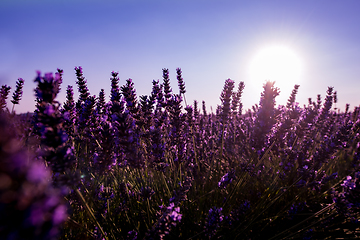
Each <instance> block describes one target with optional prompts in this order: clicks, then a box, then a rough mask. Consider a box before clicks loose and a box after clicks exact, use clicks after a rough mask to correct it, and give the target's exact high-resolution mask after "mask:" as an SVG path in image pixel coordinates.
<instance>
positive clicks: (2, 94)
mask: <svg viewBox="0 0 360 240" xmlns="http://www.w3.org/2000/svg"><path fill="white" fill-rule="evenodd" d="M10 89H11V87H9V86H7V85H2V86H1V90H0V112H1V111H4V109H5V108H6V99H7V98H8V95H9V93H10Z"/></svg>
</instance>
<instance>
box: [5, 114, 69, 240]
mask: <svg viewBox="0 0 360 240" xmlns="http://www.w3.org/2000/svg"><path fill="white" fill-rule="evenodd" d="M0 118H1V117H0ZM0 132H1V136H0V238H1V239H34V240H35V239H44V240H45V239H57V237H58V236H59V233H60V229H61V227H62V224H63V223H64V221H65V220H66V219H67V207H66V205H65V203H64V200H63V197H62V196H61V194H60V191H59V190H57V189H55V188H53V187H52V185H51V179H50V176H51V173H50V172H49V171H48V170H47V169H46V168H45V166H44V164H43V163H42V162H39V161H37V160H35V159H34V158H33V156H31V155H29V154H28V153H27V152H26V151H25V150H24V149H22V148H21V147H20V146H21V145H20V144H19V143H18V142H17V140H16V139H15V135H14V133H15V132H14V127H13V126H11V125H9V124H8V123H7V122H4V120H3V119H2V118H1V119H0Z"/></svg>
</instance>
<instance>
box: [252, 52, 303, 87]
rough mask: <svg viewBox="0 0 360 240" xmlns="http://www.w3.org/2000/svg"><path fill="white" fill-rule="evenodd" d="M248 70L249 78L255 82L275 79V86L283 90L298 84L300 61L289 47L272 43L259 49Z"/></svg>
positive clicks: (300, 70)
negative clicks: (272, 44)
mask: <svg viewBox="0 0 360 240" xmlns="http://www.w3.org/2000/svg"><path fill="white" fill-rule="evenodd" d="M249 70H250V78H251V80H252V81H255V82H256V83H257V84H263V83H264V82H265V81H266V80H270V81H275V82H276V84H275V85H276V86H277V87H279V88H280V89H281V90H285V89H289V88H292V87H293V86H294V85H295V84H299V81H300V80H301V79H300V78H301V73H302V63H301V60H300V58H299V57H298V55H297V54H296V53H295V52H294V51H293V50H292V49H291V48H288V47H286V46H283V45H274V46H269V47H266V48H263V49H260V50H259V51H258V52H257V53H256V54H255V57H254V58H253V60H252V62H251V64H250V69H249ZM257 84H256V85H257Z"/></svg>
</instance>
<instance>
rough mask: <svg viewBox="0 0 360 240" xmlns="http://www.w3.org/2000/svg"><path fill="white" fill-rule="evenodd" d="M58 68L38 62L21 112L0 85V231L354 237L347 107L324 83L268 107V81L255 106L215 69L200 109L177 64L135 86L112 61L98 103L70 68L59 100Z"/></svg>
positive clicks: (355, 166)
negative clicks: (211, 92)
mask: <svg viewBox="0 0 360 240" xmlns="http://www.w3.org/2000/svg"><path fill="white" fill-rule="evenodd" d="M62 73H63V71H62V70H60V69H58V71H57V73H56V74H55V75H53V74H50V73H48V74H45V75H44V76H42V75H41V74H40V73H38V76H37V78H36V79H35V82H36V83H37V88H36V90H35V91H36V110H35V112H34V114H32V115H31V116H30V115H26V116H24V115H16V114H15V113H14V110H13V111H12V112H11V113H10V111H9V110H7V107H6V99H7V97H8V95H9V93H10V87H9V86H6V85H4V86H2V88H1V95H0V103H1V109H0V114H1V117H2V120H1V121H3V123H4V124H8V123H6V122H9V121H11V122H12V124H13V126H14V127H13V129H14V134H13V135H11V134H10V135H9V136H10V137H5V138H1V144H2V145H1V147H2V148H1V151H2V152H1V154H2V158H1V173H0V174H1V175H0V178H1V181H0V204H1V205H0V206H1V208H0V211H1V216H2V217H1V219H2V220H1V225H0V236H1V237H2V238H4V239H27V238H29V239H41V238H42V239H47V238H56V237H59V238H60V239H325V238H329V237H332V238H336V237H345V238H356V237H358V235H359V233H358V229H359V227H360V226H359V217H360V214H359V209H360V203H359V200H358V198H359V196H358V195H359V189H360V187H359V186H360V185H359V179H360V174H359V172H360V170H359V166H360V165H359V164H360V132H359V130H360V120H359V108H355V109H354V111H352V112H351V111H349V105H347V106H346V111H345V112H343V113H340V112H339V111H337V110H338V109H337V108H336V106H335V107H333V104H334V103H335V104H336V102H337V94H336V92H334V89H333V88H332V87H329V88H328V90H327V92H326V96H325V98H324V99H323V100H322V99H321V95H318V96H317V100H316V102H314V101H312V99H309V103H308V104H307V105H304V106H300V105H299V104H298V103H297V102H296V94H297V92H298V90H299V85H295V86H294V89H293V91H292V93H291V94H290V96H289V99H288V102H287V104H286V106H281V105H280V106H277V105H276V97H277V96H278V95H279V92H280V90H279V89H278V88H277V87H275V83H274V82H266V83H265V84H264V89H263V92H262V94H261V96H260V101H259V104H258V105H255V106H254V107H253V108H252V109H248V110H246V111H244V109H243V105H242V103H241V97H242V93H243V91H244V90H246V88H245V83H244V82H240V83H239V84H238V87H237V90H234V89H235V86H236V85H235V82H234V81H233V80H231V79H227V80H226V81H225V84H224V88H223V90H222V92H221V94H220V100H221V105H219V106H218V107H217V110H216V113H208V112H207V111H206V104H205V102H204V101H202V111H200V110H199V106H198V102H197V101H194V103H193V105H187V102H186V101H185V94H186V88H185V81H184V79H183V78H182V71H181V69H179V68H178V69H176V79H177V82H178V86H179V93H178V94H177V93H175V92H173V89H171V87H170V80H171V79H170V75H171V74H170V72H169V70H168V69H163V74H162V78H163V79H162V82H160V81H159V80H157V81H155V80H154V81H153V87H152V91H151V93H150V95H144V96H139V97H138V96H137V94H136V88H135V83H134V82H133V81H132V80H131V79H127V80H126V81H124V82H122V81H121V80H120V79H119V73H117V72H112V73H111V78H110V81H109V84H110V85H111V92H110V93H109V95H108V96H109V99H110V100H109V101H108V102H106V100H105V99H106V93H105V91H104V90H103V89H102V90H101V91H100V93H99V96H96V95H91V94H90V91H89V89H88V88H87V80H86V78H85V76H84V73H83V70H82V68H81V67H76V68H75V73H76V77H77V81H76V84H77V87H78V91H79V93H80V94H79V99H78V100H75V99H74V92H73V89H74V88H73V87H72V86H68V87H67V89H66V93H67V95H66V102H65V103H64V104H63V105H61V104H60V103H59V102H58V101H56V96H57V94H58V93H59V91H60V85H61V83H62ZM121 82H122V84H123V85H120V84H121ZM23 84H24V81H22V80H20V79H19V81H18V83H17V86H16V90H15V92H14V94H13V101H12V102H13V104H14V105H15V104H18V103H19V100H20V99H21V95H22V86H23ZM6 136H7V135H6ZM13 139H16V141H13ZM16 142H17V143H16ZM19 146H21V148H20V147H19ZM9 149H10V150H9ZM11 149H13V150H11ZM21 149H26V154H23V153H22V152H24V151H25V150H21ZM4 154H5V155H4ZM3 155H4V156H3ZM29 156H33V157H29ZM10 162H11V164H9V163H10ZM44 166H46V168H45V167H44ZM35 172H36V173H35ZM50 177H51V180H50ZM13 183H14V184H15V183H16V184H15V185H14V184H13ZM33 189H36V191H35V190H33ZM21 194H29V195H26V197H25V198H24V197H21V196H23V195H21ZM24 201H25V202H24ZM65 202H66V203H67V204H68V207H65V206H66V205H64V203H65ZM19 204H20V205H19ZM3 213H4V214H5V215H3ZM14 214H15V215H14ZM3 216H17V218H16V219H15V218H14V221H5V220H4V217H3ZM16 229H25V230H24V231H26V233H27V234H29V235H26V236H25V235H22V233H21V232H20V230H16ZM60 229H61V231H60Z"/></svg>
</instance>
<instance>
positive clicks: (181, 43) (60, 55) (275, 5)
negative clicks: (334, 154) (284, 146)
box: [0, 0, 360, 113]
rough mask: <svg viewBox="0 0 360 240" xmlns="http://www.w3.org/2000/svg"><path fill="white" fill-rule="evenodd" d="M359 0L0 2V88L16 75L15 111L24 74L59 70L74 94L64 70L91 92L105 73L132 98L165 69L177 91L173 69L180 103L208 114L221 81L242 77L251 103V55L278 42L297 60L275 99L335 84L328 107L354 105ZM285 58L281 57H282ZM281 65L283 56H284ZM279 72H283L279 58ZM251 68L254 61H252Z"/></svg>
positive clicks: (31, 102)
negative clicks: (78, 71)
mask: <svg viewBox="0 0 360 240" xmlns="http://www.w3.org/2000/svg"><path fill="white" fill-rule="evenodd" d="M359 12H360V1H358V0H344V1H329V0H316V1H313V0H302V1H288V0H263V1H261V0H254V1H241V0H236V1H235V0H181V1H180V0H177V1H176V0H117V1H114V0H102V1H95V0H86V1H85V0H71V1H70V0H57V1H55V0H32V1H30V0H1V1H0V85H4V84H6V85H8V86H11V87H12V90H11V93H10V94H11V95H9V99H8V100H9V101H8V107H9V109H11V108H12V103H10V100H11V98H12V93H13V90H15V86H16V80H17V79H18V78H23V79H24V80H25V85H24V95H23V99H22V100H21V101H20V105H16V106H15V111H16V112H17V113H22V112H27V111H33V110H34V109H35V107H34V106H35V97H34V88H35V87H36V85H35V83H34V79H35V77H36V76H37V75H36V71H37V70H39V71H41V72H42V73H43V74H44V73H47V72H56V70H57V68H60V69H63V70H64V75H63V84H62V91H61V92H60V93H59V95H58V98H57V100H58V101H60V102H64V101H65V95H66V91H65V90H66V87H67V86H68V85H72V86H73V87H74V90H75V91H74V92H75V97H77V96H78V91H77V86H76V76H75V71H74V68H75V67H77V66H81V67H82V68H83V71H84V76H85V78H86V79H87V82H88V88H89V90H90V93H91V94H92V95H98V94H99V92H100V89H104V90H105V94H106V96H107V100H108V99H109V98H108V97H109V94H110V87H111V82H110V77H111V72H112V71H117V72H119V77H120V85H123V84H125V81H126V79H129V78H131V79H132V80H133V82H134V85H135V88H136V91H137V95H138V96H141V95H149V94H150V93H151V88H152V81H153V80H158V79H160V81H162V69H163V68H168V69H169V72H170V81H171V86H172V89H173V92H175V93H178V92H179V90H178V86H177V80H176V68H181V69H182V72H183V79H184V81H185V86H186V100H187V103H188V104H193V101H194V100H197V101H198V102H199V103H201V102H202V101H203V100H204V101H205V102H206V105H207V108H208V111H211V109H212V110H213V111H214V112H215V109H216V106H217V105H219V104H220V103H221V102H220V99H219V97H220V93H221V91H222V88H223V85H224V82H225V80H226V79H228V78H230V79H232V80H234V81H235V84H236V88H237V85H238V84H239V82H240V81H243V82H244V83H245V89H244V92H243V96H242V102H243V104H244V108H245V109H248V108H251V106H253V105H254V104H258V103H259V101H260V94H261V92H262V90H263V89H262V85H263V84H264V82H265V80H267V79H257V78H255V77H254V74H253V73H252V72H251V71H250V70H249V69H251V64H252V63H253V62H254V58H255V57H256V56H258V54H259V52H261V51H262V50H263V49H267V48H269V47H271V46H285V47H286V48H287V49H291V51H292V52H293V53H294V54H295V55H296V56H297V58H298V59H299V61H300V62H301V71H299V73H298V72H296V74H293V75H294V76H293V75H292V74H289V75H287V76H286V80H281V81H279V80H278V81H276V80H277V79H269V80H275V86H277V87H279V88H280V91H281V93H280V95H279V96H278V97H277V98H276V102H277V104H281V105H285V104H286V101H287V99H288V98H289V96H290V93H291V90H292V87H293V86H294V85H295V84H299V85H300V88H299V92H298V95H297V99H296V101H297V102H299V104H300V106H303V105H304V104H307V102H308V98H310V97H311V98H312V99H313V100H316V97H317V94H321V96H322V98H323V99H324V97H325V95H326V90H327V88H328V86H332V87H334V90H335V91H337V96H338V103H337V108H339V109H340V110H344V109H345V105H346V104H347V103H349V104H350V108H351V109H353V108H354V107H355V106H359V104H360V94H359V92H360V78H359V77H360V65H359V64H360V14H359ZM286 61H287V60H285V62H286ZM289 62H291V61H290V60H289ZM283 69H284V71H287V70H289V69H291V67H289V66H287V65H286V64H285V63H284V67H283ZM257 70H258V71H260V72H261V71H262V67H261V66H258V68H257ZM262 77H264V78H265V76H262Z"/></svg>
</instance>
